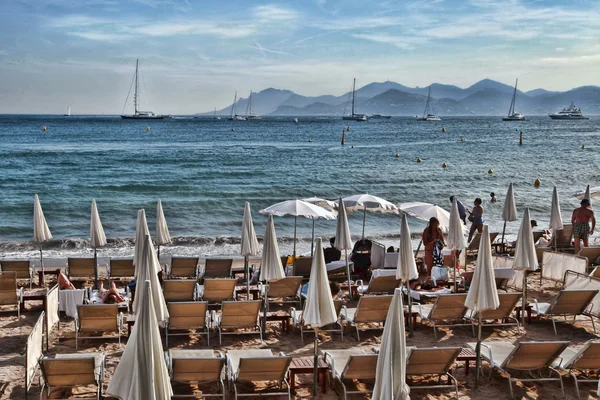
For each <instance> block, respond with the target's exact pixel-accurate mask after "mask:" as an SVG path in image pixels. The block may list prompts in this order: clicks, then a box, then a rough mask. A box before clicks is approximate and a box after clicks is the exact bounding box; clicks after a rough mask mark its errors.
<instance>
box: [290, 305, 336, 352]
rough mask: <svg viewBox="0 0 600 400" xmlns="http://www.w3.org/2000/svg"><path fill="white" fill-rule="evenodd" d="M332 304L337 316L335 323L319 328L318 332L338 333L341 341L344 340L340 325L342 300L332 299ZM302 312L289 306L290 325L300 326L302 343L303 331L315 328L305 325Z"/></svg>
mask: <svg viewBox="0 0 600 400" xmlns="http://www.w3.org/2000/svg"><path fill="white" fill-rule="evenodd" d="M333 306H334V307H335V313H336V315H337V316H338V319H337V321H336V322H335V323H333V324H331V325H329V326H323V327H321V328H319V332H334V333H339V334H340V337H341V341H342V342H343V341H344V325H342V310H344V302H343V301H342V300H334V301H333ZM303 314H304V310H302V311H301V310H297V309H296V308H294V307H292V308H290V317H291V318H292V327H293V328H294V329H296V327H298V328H300V339H301V340H302V343H304V332H314V331H315V330H314V329H313V328H312V327H310V326H308V325H306V324H305V323H304V318H303V317H302V316H303Z"/></svg>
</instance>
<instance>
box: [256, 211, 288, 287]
mask: <svg viewBox="0 0 600 400" xmlns="http://www.w3.org/2000/svg"><path fill="white" fill-rule="evenodd" d="M282 278H285V272H284V271H283V266H282V265H281V257H280V256H279V246H278V245H277V235H276V234H275V224H274V223H273V216H272V215H269V219H268V220H267V229H266V230H265V236H264V240H263V252H262V260H261V263H260V280H261V281H267V282H268V281H273V280H276V279H282Z"/></svg>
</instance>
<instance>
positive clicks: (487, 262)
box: [465, 225, 500, 311]
mask: <svg viewBox="0 0 600 400" xmlns="http://www.w3.org/2000/svg"><path fill="white" fill-rule="evenodd" d="M499 306H500V299H499V298H498V289H497V288H496V280H495V277H494V265H493V259H492V246H491V242H490V233H489V229H488V226H487V225H483V232H482V233H481V242H480V243H479V251H478V253H477V263H476V264H475V273H474V274H473V280H472V281H471V286H470V287H469V293H468V294H467V299H466V300H465V307H467V308H468V309H470V310H473V311H485V310H495V309H496V308H498V307H499Z"/></svg>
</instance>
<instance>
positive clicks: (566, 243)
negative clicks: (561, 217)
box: [550, 224, 573, 251]
mask: <svg viewBox="0 0 600 400" xmlns="http://www.w3.org/2000/svg"><path fill="white" fill-rule="evenodd" d="M554 235H556V251H565V250H567V249H570V248H572V247H573V225H572V224H563V228H562V229H559V230H557V231H556V232H552V236H553V237H552V240H551V242H550V243H551V246H553V247H554V246H555V239H554Z"/></svg>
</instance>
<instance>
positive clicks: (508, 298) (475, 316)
mask: <svg viewBox="0 0 600 400" xmlns="http://www.w3.org/2000/svg"><path fill="white" fill-rule="evenodd" d="M522 296H523V294H522V293H498V298H499V299H500V306H498V308H497V309H495V310H485V311H481V312H478V313H472V314H471V316H470V317H469V318H470V319H471V322H472V323H473V324H475V323H479V321H481V326H482V327H485V326H509V325H515V326H516V327H517V334H519V333H521V331H520V328H519V320H518V319H516V318H514V317H513V316H512V313H513V311H514V310H515V307H516V306H517V304H518V303H519V301H520V300H521V297H522ZM495 321H499V322H495Z"/></svg>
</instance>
